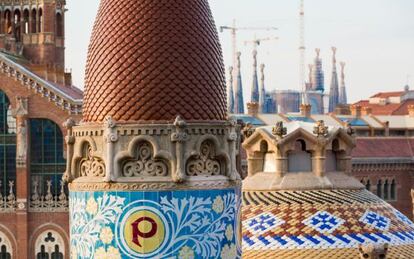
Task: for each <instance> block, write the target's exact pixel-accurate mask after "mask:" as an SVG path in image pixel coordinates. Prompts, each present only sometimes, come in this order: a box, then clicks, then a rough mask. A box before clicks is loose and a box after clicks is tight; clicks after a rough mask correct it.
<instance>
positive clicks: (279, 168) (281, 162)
mask: <svg viewBox="0 0 414 259" xmlns="http://www.w3.org/2000/svg"><path fill="white" fill-rule="evenodd" d="M352 131H353V130H352V129H343V128H337V127H327V126H325V124H324V122H323V121H319V122H317V123H306V122H299V121H295V122H286V123H283V122H279V123H277V125H276V126H274V127H259V128H257V129H256V130H255V132H254V133H253V134H252V135H250V136H249V137H248V138H246V139H245V141H244V142H243V147H244V149H245V150H246V153H247V160H248V177H247V178H246V180H245V182H244V188H245V189H246V188H247V189H249V190H252V189H254V190H282V189H295V188H299V189H303V188H305V189H306V188H313V189H315V188H320V189H329V188H334V187H335V188H341V187H343V188H353V187H354V188H357V189H359V188H361V187H362V185H361V184H360V183H359V182H358V181H357V180H355V179H353V178H351V177H349V176H348V175H347V174H349V172H350V170H351V151H352V149H353V148H354V146H355V140H354V138H353V137H352V134H353V132H352Z"/></svg>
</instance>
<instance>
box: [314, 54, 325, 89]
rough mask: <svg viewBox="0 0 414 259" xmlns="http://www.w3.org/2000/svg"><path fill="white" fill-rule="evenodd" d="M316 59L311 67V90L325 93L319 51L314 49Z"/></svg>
mask: <svg viewBox="0 0 414 259" xmlns="http://www.w3.org/2000/svg"><path fill="white" fill-rule="evenodd" d="M315 51H316V57H315V61H314V65H313V71H312V73H313V76H312V90H314V91H320V92H324V91H325V75H324V73H323V70H322V59H321V58H320V53H321V50H320V49H315Z"/></svg>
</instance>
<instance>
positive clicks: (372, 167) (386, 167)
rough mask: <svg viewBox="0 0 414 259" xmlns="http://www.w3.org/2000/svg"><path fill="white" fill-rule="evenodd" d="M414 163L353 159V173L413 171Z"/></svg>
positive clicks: (396, 160)
mask: <svg viewBox="0 0 414 259" xmlns="http://www.w3.org/2000/svg"><path fill="white" fill-rule="evenodd" d="M413 169H414V161H411V160H406V159H403V160H399V159H395V160H393V159H366V160H365V159H357V160H355V159H353V160H352V172H378V171H412V170H413Z"/></svg>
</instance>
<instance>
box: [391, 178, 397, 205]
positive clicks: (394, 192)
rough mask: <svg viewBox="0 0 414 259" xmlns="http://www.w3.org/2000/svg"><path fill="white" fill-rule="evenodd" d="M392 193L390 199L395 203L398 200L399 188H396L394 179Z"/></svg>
mask: <svg viewBox="0 0 414 259" xmlns="http://www.w3.org/2000/svg"><path fill="white" fill-rule="evenodd" d="M390 193H391V197H390V198H391V200H393V201H395V200H396V198H397V188H396V184H395V180H394V179H393V180H392V181H391V187H390Z"/></svg>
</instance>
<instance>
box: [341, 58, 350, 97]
mask: <svg viewBox="0 0 414 259" xmlns="http://www.w3.org/2000/svg"><path fill="white" fill-rule="evenodd" d="M339 64H340V65H341V91H340V92H339V103H341V104H347V103H348V97H347V94H346V85H345V62H341V63H339Z"/></svg>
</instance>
